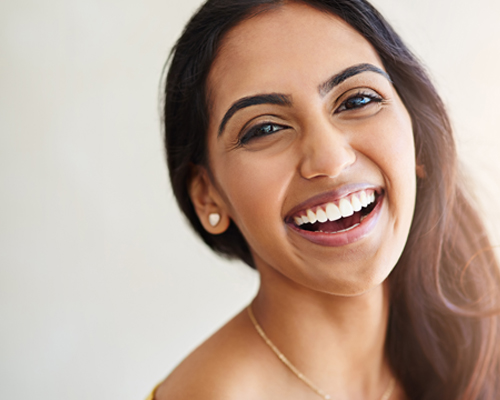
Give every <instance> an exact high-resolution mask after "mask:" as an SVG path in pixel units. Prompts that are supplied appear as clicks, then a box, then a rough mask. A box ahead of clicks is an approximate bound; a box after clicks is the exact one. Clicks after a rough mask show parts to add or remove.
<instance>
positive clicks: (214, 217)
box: [189, 165, 231, 235]
mask: <svg viewBox="0 0 500 400" xmlns="http://www.w3.org/2000/svg"><path fill="white" fill-rule="evenodd" d="M189 196H190V197H191V201H192V202H193V205H194V209H195V211H196V214H197V215H198V218H199V219H200V222H201V224H202V225H203V227H204V228H205V230H206V231H207V232H209V233H211V234H212V235H219V234H221V233H224V232H225V231H226V230H227V228H228V227H229V224H230V222H231V219H230V218H229V215H228V213H227V211H226V207H225V203H224V201H223V200H222V198H221V196H220V195H219V192H218V191H217V189H216V188H215V186H214V184H213V183H212V180H211V179H210V177H209V175H208V172H207V170H206V168H204V167H202V166H199V165H193V166H192V170H191V181H190V182H189Z"/></svg>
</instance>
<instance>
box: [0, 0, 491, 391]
mask: <svg viewBox="0 0 500 400" xmlns="http://www.w3.org/2000/svg"><path fill="white" fill-rule="evenodd" d="M374 3H375V4H376V5H377V6H378V7H380V9H381V10H382V11H383V13H384V14H385V15H386V16H387V17H388V19H389V20H390V21H391V22H392V23H393V24H394V25H395V27H396V28H397V29H398V30H399V31H400V32H401V34H402V36H403V37H404V38H405V39H406V40H407V41H408V43H409V44H410V46H411V48H412V49H413V50H414V51H415V52H416V53H417V54H418V55H419V56H420V57H421V59H423V60H424V62H425V63H426V64H427V65H428V67H429V69H430V71H431V74H432V76H433V78H434V80H435V82H436V83H437V85H438V87H439V89H440V91H441V93H442V94H443V97H444V98H445V100H446V103H447V104H448V106H449V109H450V111H451V114H452V117H453V120H454V124H455V127H456V131H457V133H458V138H459V148H460V154H461V156H462V159H463V161H464V164H465V165H466V166H467V167H468V168H469V171H470V174H471V175H472V177H473V180H474V181H475V182H476V184H477V187H478V192H477V193H478V196H479V198H480V200H481V202H482V204H483V208H484V214H485V215H486V216H487V218H488V221H489V224H490V228H491V229H492V231H493V230H495V229H496V231H498V227H499V226H500V210H499V208H498V207H497V206H496V204H497V203H498V200H497V199H499V198H500V188H499V184H498V178H497V177H498V176H499V175H500V163H499V161H498V152H499V151H500V128H499V126H500V113H499V112H498V104H499V103H497V100H496V96H497V93H499V92H500V75H499V73H498V65H499V63H500V25H499V24H498V19H499V17H500V3H499V2H497V1H494V0H477V1H476V2H474V5H473V3H472V2H470V1H464V0H441V1H439V2H437V1H433V0H419V1H418V2H416V1H414V0H376V1H374ZM198 5H199V2H198V1H194V0H191V1H187V0H186V1H183V2H178V1H175V2H174V1H173V0H166V1H155V0H143V1H130V0H121V1H118V0H100V1H97V0H86V1H82V0H66V1H62V0H49V1H45V2H38V1H34V0H17V1H15V2H14V1H13V0H4V1H3V2H1V3H0V48H1V53H0V54H1V55H0V87H1V90H0V185H1V196H0V321H1V329H0V398H4V399H26V398H37V399H40V400H49V399H50V400H52V399H58V398H61V399H63V398H65V399H72V400H84V399H92V400H98V399H103V400H104V399H118V398H119V399H123V400H132V399H141V398H144V397H145V395H146V394H147V392H148V391H149V390H150V389H151V388H152V386H153V385H154V384H155V383H156V382H157V381H159V380H160V379H162V378H163V377H164V376H165V375H166V374H167V373H168V372H169V371H170V370H171V369H172V368H173V367H174V366H175V365H176V364H177V363H178V362H179V361H180V360H181V359H182V358H183V357H184V356H185V355H186V354H187V353H188V352H189V351H190V350H191V349H193V348H194V347H195V346H196V345H197V344H199V343H200V342H201V341H202V340H203V339H204V338H206V337H207V336H208V335H209V334H210V333H211V332H213V331H214V330H216V328H217V327H218V326H220V325H221V324H222V323H223V322H224V321H226V320H227V319H228V318H230V316H231V315H233V314H234V313H236V312H237V311H238V310H239V309H241V308H242V307H243V306H244V305H245V304H246V303H248V301H249V300H250V299H251V298H252V296H253V295H254V293H255V292H256V289H257V285H258V277H257V275H256V274H255V273H253V272H252V271H250V270H249V269H248V268H246V267H244V266H242V265H240V264H238V263H229V262H225V261H222V260H219V259H218V258H216V257H215V256H213V255H212V254H210V252H209V251H208V250H207V249H205V247H204V246H203V245H202V244H201V243H200V242H199V241H198V240H197V239H195V238H194V235H193V234H192V233H191V232H190V231H189V229H188V228H187V227H186V224H185V222H184V220H183V218H182V217H181V216H180V215H179V212H178V210H177V208H176V205H175V201H174V200H173V197H172V194H171V191H170V188H169V185H168V181H167V172H166V168H165V164H164V160H163V153H162V143H161V142H162V141H161V134H160V130H159V117H158V112H157V96H158V83H159V77H160V74H161V71H162V66H163V63H164V61H165V59H166V57H167V54H168V50H169V48H170V47H171V45H172V44H173V41H174V40H175V39H176V37H177V36H178V35H179V33H180V31H181V29H182V26H183V24H184V23H185V21H186V20H187V18H188V17H189V15H190V14H191V13H192V12H193V11H194V10H195V9H196V7H197V6H198ZM495 242H496V243H499V240H498V235H497V236H496V239H495Z"/></svg>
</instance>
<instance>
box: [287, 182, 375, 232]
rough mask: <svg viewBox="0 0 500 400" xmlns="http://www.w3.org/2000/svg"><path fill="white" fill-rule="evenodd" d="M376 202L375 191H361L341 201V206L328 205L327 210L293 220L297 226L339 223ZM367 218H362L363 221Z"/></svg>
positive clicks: (319, 208) (307, 212) (319, 210)
mask: <svg viewBox="0 0 500 400" xmlns="http://www.w3.org/2000/svg"><path fill="white" fill-rule="evenodd" d="M374 201H375V191H374V190H369V191H368V193H367V192H366V191H364V190H361V191H360V192H359V193H356V194H353V195H351V196H350V197H344V198H342V199H340V201H339V205H338V206H337V205H336V204H335V203H328V204H327V205H326V208H325V209H324V210H323V208H321V207H318V209H317V210H316V212H314V211H312V210H311V209H309V210H307V211H306V215H302V216H300V217H294V218H293V220H294V222H295V224H296V225H297V226H300V225H303V224H314V223H316V221H318V222H320V223H324V222H326V221H337V220H338V219H340V218H342V217H344V218H345V217H350V216H351V215H353V214H354V213H355V212H358V211H360V210H361V209H362V208H363V207H368V205H370V204H371V203H373V202H374ZM364 218H365V216H362V217H361V219H360V221H362V220H363V219H364Z"/></svg>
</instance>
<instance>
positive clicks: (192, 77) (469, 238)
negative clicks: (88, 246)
mask: <svg viewBox="0 0 500 400" xmlns="http://www.w3.org/2000/svg"><path fill="white" fill-rule="evenodd" d="M164 117H165V133H166V149H167V156H168V164H169V169H170V177H171V180H172V185H173V189H174V193H175V195H176V198H177V200H178V203H179V205H180V207H181V209H182V211H183V212H184V213H185V214H186V216H187V217H188V219H189V221H190V222H191V224H192V225H193V227H194V229H195V230H196V232H197V233H198V234H200V236H201V237H202V238H203V239H204V241H205V242H206V243H207V244H208V245H209V246H210V247H211V248H212V249H213V250H214V251H216V252H218V253H220V254H222V255H225V256H229V257H236V258H239V259H241V260H243V261H244V262H245V263H247V264H248V265H249V266H251V267H253V268H257V270H258V271H259V273H260V277H261V286H260V289H259V292H258V294H257V296H256V298H255V299H254V301H253V302H252V304H251V305H250V306H249V307H248V308H247V309H245V310H243V311H242V312H241V313H240V314H238V315H237V316H236V317H234V319H233V320H231V321H230V322H228V323H227V324H226V325H225V326H224V327H223V328H222V329H220V330H219V331H218V332H217V333H216V334H215V335H213V336H212V337H211V338H210V339H208V340H207V341H206V342H205V343H204V344H202V345H201V346H200V347H199V348H198V349H197V350H195V352H193V353H192V354H191V355H190V356H189V357H188V358H187V359H186V360H184V361H183V362H182V363H181V364H180V365H179V366H178V367H177V368H176V369H175V370H174V371H173V372H172V374H171V375H170V376H169V377H168V378H167V379H166V380H165V381H164V382H163V383H162V384H161V385H160V386H159V388H158V389H157V390H156V393H153V395H152V396H153V397H154V398H156V399H157V400H164V399H198V398H199V399H202V398H203V399H282V398H289V399H315V398H320V397H322V398H325V399H328V398H331V399H374V400H375V399H377V400H378V399H384V400H388V399H392V400H396V399H440V400H442V399H453V400H456V399H464V400H465V399H494V398H497V397H498V394H499V393H500V383H499V382H498V381H497V377H498V376H499V373H500V368H499V363H500V361H499V360H500V355H499V351H500V350H499V346H498V344H497V338H498V333H499V326H500V319H499V316H498V305H499V299H498V288H499V287H500V275H499V268H498V264H497V262H496V261H495V259H494V255H493V253H492V251H491V248H490V244H489V241H488V238H487V236H486V233H485V230H484V228H483V225H482V224H481V222H480V220H479V218H478V216H477V215H476V213H475V211H474V208H473V207H472V206H471V202H470V200H469V198H468V197H467V195H466V192H465V191H464V188H463V187H462V184H461V182H460V180H459V179H458V177H457V165H456V153H455V147H454V141H453V137H452V133H451V128H450V123H449V121H448V118H447V115H446V112H445V110H444V107H443V104H442V102H441V100H440V98H439V96H438V95H437V94H436V92H435V89H434V88H433V86H432V84H431V83H430V81H429V79H428V77H427V76H426V74H425V72H424V70H423V68H422V67H421V66H420V65H419V63H418V62H417V60H416V59H415V57H414V56H413V55H412V54H411V53H410V51H409V50H408V49H407V48H406V46H405V45H404V44H403V43H402V41H401V40H400V38H399V37H398V36H397V34H396V33H394V31H393V30H392V29H391V28H390V26H389V25H388V24H387V23H386V22H385V20H384V19H383V18H382V17H381V16H380V15H379V14H378V13H377V11H376V10H374V9H373V7H372V6H370V5H369V4H368V3H367V2H366V1H363V0H322V1H314V0H308V1H271V0H267V1H266V0H244V1H236V0H214V1H211V0H209V1H208V2H207V3H206V4H204V5H203V6H202V7H201V8H200V10H199V11H198V12H197V14H196V15H195V16H194V17H193V18H192V19H191V21H190V22H189V23H188V25H187V27H186V29H185V31H184V33H183V35H182V37H181V38H180V39H179V41H178V43H177V45H176V47H175V49H174V53H173V58H172V63H171V66H170V69H169V72H168V76H167V82H166V97H165V115H164Z"/></svg>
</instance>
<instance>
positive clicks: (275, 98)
mask: <svg viewBox="0 0 500 400" xmlns="http://www.w3.org/2000/svg"><path fill="white" fill-rule="evenodd" d="M259 104H276V105H279V106H288V107H290V106H291V105H292V99H291V97H290V96H287V95H284V94H278V93H270V94H259V95H257V96H250V97H243V98H242V99H239V100H238V101H236V102H235V103H234V104H233V105H232V106H231V108H229V110H227V112H226V114H225V115H224V118H222V122H221V123H220V125H219V134H218V136H220V135H221V134H222V131H223V130H224V127H225V126H226V124H227V121H229V119H230V118H231V117H232V116H233V115H234V114H235V113H236V112H237V111H239V110H241V109H243V108H246V107H250V106H256V105H259Z"/></svg>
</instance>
